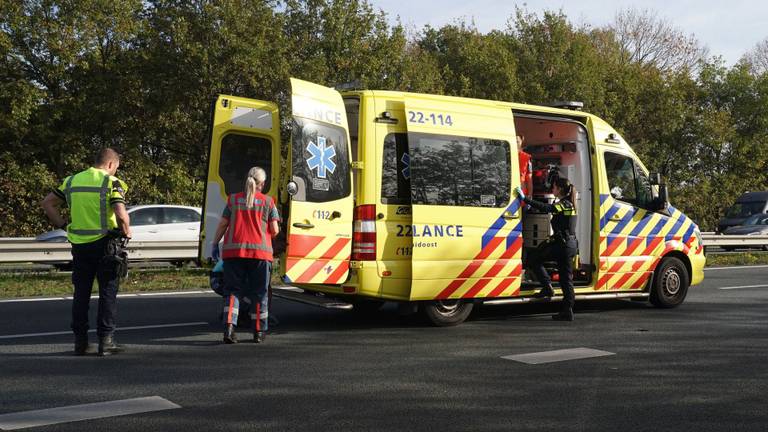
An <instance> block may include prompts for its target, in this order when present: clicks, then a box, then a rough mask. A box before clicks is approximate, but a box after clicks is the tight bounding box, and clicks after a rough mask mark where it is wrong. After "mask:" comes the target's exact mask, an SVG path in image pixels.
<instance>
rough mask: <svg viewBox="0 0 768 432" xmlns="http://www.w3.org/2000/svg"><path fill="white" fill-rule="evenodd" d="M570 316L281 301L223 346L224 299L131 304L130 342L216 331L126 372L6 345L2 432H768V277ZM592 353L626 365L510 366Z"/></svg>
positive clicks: (519, 309)
mask: <svg viewBox="0 0 768 432" xmlns="http://www.w3.org/2000/svg"><path fill="white" fill-rule="evenodd" d="M733 287H746V288H733ZM722 288H729V289H722ZM69 306H70V304H69V302H68V301H43V302H13V303H0V337H2V336H3V335H5V336H8V335H16V334H29V333H45V332H57V331H66V330H67V329H68V320H69V318H68V313H69ZM556 306H557V305H556V304H544V305H519V306H503V307H502V306H495V307H490V306H489V307H485V308H483V309H482V310H480V311H478V313H476V314H475V315H474V316H473V317H472V318H471V319H470V320H469V321H468V322H466V323H464V324H462V325H461V326H458V327H453V328H434V327H429V326H426V325H424V324H421V323H420V322H419V321H417V320H415V319H412V318H402V317H400V316H398V315H397V312H396V310H395V308H394V307H386V308H384V309H383V310H382V311H381V312H380V313H378V314H376V315H374V316H369V317H364V318H361V317H358V316H356V315H355V314H354V313H349V312H343V311H327V310H323V309H320V308H315V307H312V306H304V305H299V304H294V303H288V302H286V301H283V300H279V299H276V300H275V304H274V306H273V308H274V311H275V313H276V315H277V316H278V318H279V319H280V325H279V326H277V327H276V328H275V332H274V333H273V334H271V335H270V336H269V337H268V338H267V340H266V343H264V344H263V345H255V344H252V343H241V344H238V345H223V344H221V343H220V339H221V333H220V326H219V325H218V324H217V323H215V319H216V315H217V313H218V310H219V308H220V300H219V298H218V297H215V296H213V295H203V294H198V295H187V296H176V297H161V296H156V297H144V298H136V297H133V298H121V299H120V302H119V307H120V318H119V323H120V326H121V327H122V328H124V329H125V328H129V327H138V326H147V325H162V324H184V323H195V322H210V324H206V323H203V324H191V325H188V326H181V327H168V328H153V329H143V330H142V329H136V330H123V331H119V332H118V339H119V341H120V342H121V343H123V344H125V345H127V349H128V350H127V351H126V352H124V353H121V354H120V355H117V356H114V357H110V358H97V357H95V356H86V357H73V356H71V355H70V353H71V350H72V340H71V339H72V337H71V336H70V335H49V336H28V337H19V338H0V383H2V385H0V415H2V414H7V413H15V412H20V411H26V410H37V409H44V408H54V407H63V406H69V405H76V404H85V403H92V402H105V401H114V400H121V399H129V398H137V397H144V396H161V397H163V398H165V399H167V400H169V401H172V402H173V403H176V404H178V405H180V406H181V408H180V409H173V410H168V411H158V412H152V413H142V414H133V415H127V416H122V417H111V418H104V419H98V420H86V421H82V422H74V423H65V424H57V425H52V426H43V427H38V428H34V429H31V430H36V431H37V430H40V431H48V430H62V431H79V430H84V429H86V428H87V429H88V430H105V429H109V430H110V431H151V430H163V431H166V430H167V431H172V430H184V431H219V430H221V431H224V430H227V431H229V430H248V431H254V430H276V431H294V430H296V431H298V430H301V431H304V430H311V431H371V430H375V431H393V430H401V431H411V430H413V431H421V430H428V431H434V432H437V431H510V430H515V431H516V430H526V431H539V430H540V431H611V432H614V431H660V430H691V431H726V430H727V431H731V430H738V431H765V430H766V429H768V411H767V410H766V401H767V399H766V394H768V361H766V359H768V318H767V317H768V267H752V268H741V269H725V270H708V271H707V272H706V279H705V282H704V283H703V284H702V285H699V286H696V287H693V288H691V290H690V292H689V295H688V298H687V300H686V302H685V304H683V305H682V306H681V307H679V308H677V309H672V310H660V309H655V308H653V307H651V306H650V305H649V304H647V303H643V302H633V301H602V302H598V301H594V302H579V303H577V315H576V321H575V322H573V323H559V322H554V321H552V320H550V319H549V314H550V313H551V312H553V311H555V310H556ZM92 309H94V308H93V307H92ZM240 336H241V338H247V333H246V332H244V331H241V332H240ZM580 347H583V348H592V349H598V350H603V351H609V352H612V353H615V355H612V356H606V357H596V358H588V359H581V360H573V361H563V362H557V363H549V364H540V365H530V364H524V363H518V362H514V361H510V360H506V359H503V358H502V356H507V355H513V354H524V353H534V352H541V351H550V350H558V349H567V348H580Z"/></svg>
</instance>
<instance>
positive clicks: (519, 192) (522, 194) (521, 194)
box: [515, 186, 525, 200]
mask: <svg viewBox="0 0 768 432" xmlns="http://www.w3.org/2000/svg"><path fill="white" fill-rule="evenodd" d="M515 193H516V194H517V196H519V197H520V199H521V200H524V199H525V194H524V193H523V190H522V189H520V186H517V187H515Z"/></svg>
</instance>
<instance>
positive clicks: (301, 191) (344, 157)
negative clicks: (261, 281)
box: [284, 79, 354, 284]
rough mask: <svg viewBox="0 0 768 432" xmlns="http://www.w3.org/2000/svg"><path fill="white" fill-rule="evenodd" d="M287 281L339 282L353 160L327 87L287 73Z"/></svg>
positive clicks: (348, 233)
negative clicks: (289, 92) (290, 112)
mask: <svg viewBox="0 0 768 432" xmlns="http://www.w3.org/2000/svg"><path fill="white" fill-rule="evenodd" d="M291 88H292V103H293V125H292V133H291V147H290V151H289V153H290V170H291V171H290V181H289V183H288V186H287V188H286V190H287V191H288V193H289V195H290V210H289V218H288V224H287V225H288V245H287V250H286V255H287V256H286V259H285V260H284V261H285V267H284V274H285V276H284V280H285V282H287V283H308V284H340V283H342V282H344V281H345V280H346V279H347V275H348V273H349V260H350V255H351V251H352V220H353V216H352V212H353V207H354V202H353V198H352V181H351V169H350V168H351V160H350V154H351V152H350V141H349V129H348V126H347V114H346V111H345V108H344V101H343V100H342V98H341V95H340V94H339V93H338V92H337V91H335V90H333V89H330V88H327V87H322V86H319V85H317V84H312V83H309V82H306V81H301V80H297V79H291Z"/></svg>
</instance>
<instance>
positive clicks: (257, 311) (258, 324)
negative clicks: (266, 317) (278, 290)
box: [253, 302, 261, 331]
mask: <svg viewBox="0 0 768 432" xmlns="http://www.w3.org/2000/svg"><path fill="white" fill-rule="evenodd" d="M255 315H258V316H261V303H260V302H259V303H256V314H255ZM253 321H254V322H255V323H256V331H261V320H258V319H254V320H253Z"/></svg>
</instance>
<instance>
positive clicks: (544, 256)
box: [515, 177, 578, 321]
mask: <svg viewBox="0 0 768 432" xmlns="http://www.w3.org/2000/svg"><path fill="white" fill-rule="evenodd" d="M515 191H516V192H517V195H518V196H519V197H520V198H521V199H522V200H523V201H524V202H525V203H526V204H528V205H530V206H531V207H533V208H535V209H536V210H539V211H542V212H546V213H552V221H551V224H552V231H553V232H554V233H553V235H552V236H551V237H550V238H549V239H547V241H546V242H544V243H542V244H541V245H539V248H537V249H535V250H534V251H533V253H531V254H530V256H528V257H527V263H526V264H527V265H526V267H527V268H530V269H532V270H533V272H534V274H535V275H536V279H538V280H539V283H541V285H542V289H541V291H540V292H538V293H536V295H535V296H534V297H552V296H553V295H554V290H553V289H552V280H551V279H550V277H549V274H548V273H547V270H546V269H545V268H544V262H546V261H552V260H554V261H556V262H557V270H558V271H557V273H558V277H559V279H560V289H561V290H562V291H563V302H562V304H561V308H560V313H558V314H557V315H554V316H553V317H552V319H554V320H557V321H573V304H574V293H573V257H574V256H576V253H577V252H578V242H577V240H576V207H575V206H574V205H573V201H574V199H575V197H574V188H573V185H572V184H571V183H570V182H569V181H568V179H566V178H563V177H557V178H555V180H554V182H553V184H552V193H553V194H554V195H555V196H556V197H557V199H556V200H555V202H554V203H553V204H548V203H543V202H540V201H535V200H533V199H531V198H530V197H527V196H525V194H523V191H522V190H521V189H520V187H519V186H518V187H517V188H516V189H515Z"/></svg>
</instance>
